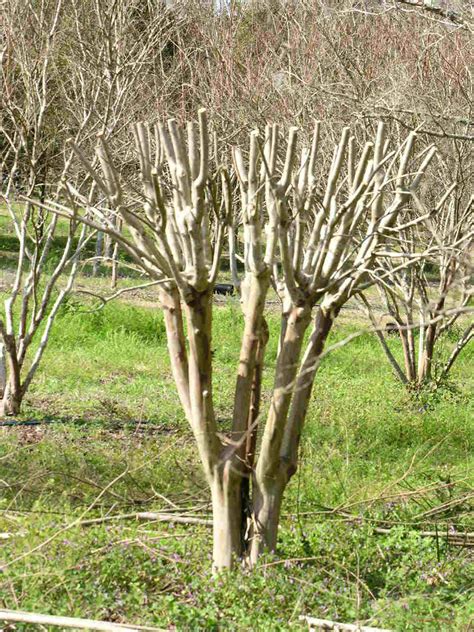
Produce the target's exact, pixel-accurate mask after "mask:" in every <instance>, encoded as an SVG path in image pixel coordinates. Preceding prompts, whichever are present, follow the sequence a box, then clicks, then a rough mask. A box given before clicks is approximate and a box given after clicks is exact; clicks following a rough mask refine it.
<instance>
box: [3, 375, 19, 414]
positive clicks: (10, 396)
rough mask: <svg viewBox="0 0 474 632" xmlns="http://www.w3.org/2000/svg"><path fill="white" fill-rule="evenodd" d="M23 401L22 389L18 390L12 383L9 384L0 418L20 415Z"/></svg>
mask: <svg viewBox="0 0 474 632" xmlns="http://www.w3.org/2000/svg"><path fill="white" fill-rule="evenodd" d="M22 400H23V393H22V389H21V388H20V389H19V390H16V389H15V388H14V387H13V386H12V384H11V382H10V381H9V382H8V383H7V386H6V388H5V392H4V394H3V397H2V400H1V401H0V417H6V416H11V415H18V414H19V412H20V408H21V402H22Z"/></svg>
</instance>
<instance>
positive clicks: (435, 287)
mask: <svg viewBox="0 0 474 632" xmlns="http://www.w3.org/2000/svg"><path fill="white" fill-rule="evenodd" d="M412 198H413V202H414V203H415V209H411V210H409V211H408V213H407V214H406V215H405V216H404V217H403V218H399V221H400V222H402V221H403V220H405V225H404V226H397V225H395V227H394V228H395V229H396V230H397V234H398V256H397V257H396V258H389V257H385V258H380V259H379V261H378V262H377V265H376V266H374V268H373V270H372V271H371V275H373V276H374V277H375V278H376V280H377V284H376V287H377V289H378V291H379V294H380V298H381V301H382V305H383V306H384V308H385V313H386V314H388V315H389V316H390V318H391V320H392V322H391V324H390V326H389V331H388V332H387V331H384V328H383V327H380V326H379V325H380V323H378V322H377V315H376V314H375V312H374V310H373V308H372V306H371V304H370V300H369V299H368V297H365V296H364V295H363V294H361V296H360V299H361V301H362V304H363V306H364V308H365V310H366V312H367V313H368V315H369V317H370V319H371V321H372V323H373V325H374V326H375V328H376V333H377V336H378V338H379V341H380V343H381V345H382V348H383V350H384V353H385V355H386V357H387V359H388V361H389V362H390V364H391V366H392V368H393V370H394V373H395V375H396V376H397V377H398V378H399V379H400V380H401V382H402V383H403V384H405V385H406V386H407V387H409V388H415V389H418V388H420V387H422V386H424V385H427V384H429V383H440V382H441V381H442V380H443V379H444V378H445V377H446V376H447V375H448V373H449V371H450V370H451V368H452V367H453V365H454V363H455V361H456V359H457V358H458V357H459V355H460V353H461V351H462V350H463V349H464V348H465V347H466V345H467V344H468V343H469V342H470V341H471V340H472V339H473V338H474V323H473V322H472V318H469V320H468V322H464V324H463V325H462V326H461V327H460V328H457V329H456V328H455V327H454V325H455V324H456V323H457V321H459V319H461V321H460V322H462V316H463V314H464V313H465V312H466V311H470V308H469V306H470V304H471V303H472V297H473V288H472V246H473V244H474V199H473V197H472V196H471V197H470V198H468V199H467V200H466V199H463V197H462V196H459V195H458V193H457V191H456V187H455V185H453V186H452V187H450V188H449V189H448V191H446V193H445V194H444V195H443V196H442V197H441V199H440V200H439V202H438V204H436V205H435V206H434V207H433V208H426V207H425V206H424V205H422V203H421V201H420V200H419V199H418V198H417V196H416V195H413V196H412ZM414 215H415V216H416V217H417V220H415V221H413V220H414ZM410 219H411V220H412V221H410ZM400 236H401V237H402V238H401V239H400ZM420 250H421V251H422V252H423V253H424V255H423V256H422V257H419V255H418V253H419V252H420ZM409 262H411V263H410V264H409V265H408V263H409ZM403 263H406V264H407V265H405V266H404V265H403ZM400 264H402V265H400ZM396 332H398V333H399V336H400V340H401V346H402V350H403V360H402V362H399V361H398V360H397V358H396V357H395V355H394V354H393V353H392V350H391V348H390V345H388V344H387V339H386V336H387V333H389V334H392V333H396ZM448 333H449V338H450V339H451V341H452V342H451V350H450V352H449V353H448V355H447V357H446V358H444V361H443V356H444V354H443V353H442V352H440V347H443V346H445V345H443V344H442V343H443V337H445V336H444V335H445V334H448ZM415 334H418V335H417V337H416V335H415ZM453 339H454V340H453ZM440 343H441V344H440Z"/></svg>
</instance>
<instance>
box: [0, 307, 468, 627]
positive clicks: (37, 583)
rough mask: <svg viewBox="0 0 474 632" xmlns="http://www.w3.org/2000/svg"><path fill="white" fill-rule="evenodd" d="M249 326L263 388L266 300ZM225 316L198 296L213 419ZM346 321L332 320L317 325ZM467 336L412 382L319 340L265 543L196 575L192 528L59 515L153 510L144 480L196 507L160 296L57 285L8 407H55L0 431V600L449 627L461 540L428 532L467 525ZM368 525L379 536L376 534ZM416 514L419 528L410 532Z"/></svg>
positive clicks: (235, 312) (122, 617) (126, 617)
mask: <svg viewBox="0 0 474 632" xmlns="http://www.w3.org/2000/svg"><path fill="white" fill-rule="evenodd" d="M269 325H270V331H271V339H270V343H269V352H268V360H267V371H266V375H265V389H266V392H267V393H268V390H269V388H270V387H271V383H272V367H273V366H274V362H275V358H276V345H277V335H276V334H277V326H278V321H277V315H276V314H270V316H269ZM241 327H242V317H241V314H240V310H239V308H238V304H237V303H236V302H235V301H229V302H228V303H227V305H226V306H225V307H221V308H218V309H216V315H215V321H214V328H215V329H214V348H215V352H214V358H215V363H216V370H215V374H214V380H215V384H214V388H215V396H216V406H217V416H218V419H219V423H222V425H223V427H225V423H226V421H228V420H229V417H230V414H231V407H230V403H231V398H232V393H233V388H234V376H235V367H236V358H237V357H238V348H239V335H240V331H241ZM357 327H358V325H357V324H355V323H352V324H351V322H348V319H347V318H344V319H343V324H342V325H340V326H339V327H337V328H336V330H335V331H334V332H333V334H332V337H331V340H330V343H331V342H335V341H337V340H339V339H341V338H342V337H344V336H346V335H347V334H348V333H351V332H353V331H355V330H356V329H357ZM391 344H392V345H393V347H394V351H395V352H396V353H399V351H400V350H399V349H398V342H397V341H396V340H395V341H392V343H391ZM472 347H473V345H471V346H470V348H468V349H466V352H465V353H464V355H463V356H462V357H461V358H460V360H459V364H457V365H455V369H454V371H453V374H452V377H451V380H450V382H449V383H448V384H447V385H445V386H444V387H443V388H441V389H439V390H438V391H436V392H432V393H423V394H421V395H419V396H417V397H415V396H411V395H410V394H408V393H407V392H406V390H404V389H403V388H402V387H401V386H400V385H399V384H397V383H396V381H395V380H394V378H393V377H392V375H391V373H390V369H389V367H388V365H387V363H386V361H385V359H384V357H383V356H382V354H381V351H380V349H379V347H378V344H377V341H376V339H375V337H373V336H368V335H365V336H362V337H360V338H358V339H356V340H354V341H353V342H352V343H350V344H349V345H347V346H345V347H342V348H340V349H338V350H337V351H335V352H333V353H331V354H330V355H329V356H328V357H327V358H326V359H325V361H324V363H323V365H322V367H321V369H320V372H319V374H318V377H317V381H316V384H315V389H314V396H313V400H312V404H311V407H310V411H309V417H308V423H307V425H306V429H305V437H304V441H303V449H302V455H301V457H302V461H301V463H302V465H301V468H300V470H299V472H298V474H297V475H296V476H295V478H294V479H293V481H292V483H291V485H290V487H289V489H288V493H287V496H286V500H285V506H284V517H283V520H282V526H281V532H280V540H279V547H280V548H279V555H278V557H276V558H269V559H268V560H265V563H264V564H263V565H262V566H261V567H260V568H259V569H257V570H256V571H254V572H252V573H249V572H247V571H244V570H236V571H235V572H233V573H231V574H228V575H225V576H222V577H219V578H213V577H212V576H211V573H210V567H211V564H210V553H211V540H210V535H211V534H210V532H209V530H208V529H206V528H205V527H195V526H188V527H183V526H178V525H174V526H173V525H167V524H164V523H151V524H150V523H138V522H135V521H127V520H124V521H121V522H119V523H105V524H102V525H96V526H88V527H79V526H75V527H72V528H68V529H65V530H64V531H61V530H62V529H64V527H66V526H67V525H70V524H71V523H72V522H73V521H74V520H75V519H78V518H80V517H81V516H82V517H83V518H90V517H95V516H102V515H107V514H119V513H126V512H130V511H138V510H148V511H152V510H163V509H165V508H167V507H169V505H167V502H166V500H164V498H166V499H168V500H170V501H172V502H174V503H176V504H178V505H179V506H180V507H185V508H188V509H189V510H190V511H191V512H193V513H197V514H199V515H202V514H206V512H207V511H208V510H209V504H208V494H207V491H206V488H205V485H204V483H203V479H202V476H201V474H200V472H199V470H196V454H195V450H194V446H193V441H192V438H191V436H190V432H189V430H188V428H187V425H186V423H185V420H184V418H183V414H182V412H181V410H180V408H179V405H178V401H177V396H176V393H175V389H174V386H173V382H172V378H171V373H170V367H169V361H168V358H167V353H166V342H165V336H164V327H163V320H162V317H161V315H160V313H159V312H158V311H157V310H155V309H151V308H144V307H137V306H134V305H130V304H124V303H115V304H109V305H108V306H107V307H106V308H105V309H104V310H101V311H99V312H94V313H84V306H83V305H82V306H81V305H80V304H79V303H77V302H75V301H69V302H68V304H67V305H66V306H65V307H64V308H63V309H62V311H61V314H60V316H59V318H58V321H57V323H56V325H55V328H54V333H53V336H52V339H51V344H50V346H49V347H48V349H47V351H46V353H45V357H44V362H43V365H42V367H41V370H40V372H39V374H38V379H37V380H36V382H35V383H34V384H33V386H32V389H31V392H30V393H29V395H28V397H27V400H26V402H25V408H24V412H23V414H22V417H23V419H30V418H39V419H45V420H59V422H58V423H54V424H45V425H42V426H35V427H29V428H13V429H12V428H9V429H1V430H0V510H1V511H0V533H8V534H10V537H8V538H6V539H3V540H0V557H1V561H2V563H3V564H6V565H7V566H6V567H5V569H4V572H3V573H2V574H1V575H0V607H2V606H3V607H7V608H14V609H22V610H31V611H36V612H48V613H51V614H65V615H71V616H81V617H90V618H98V619H108V620H117V621H129V622H133V623H137V624H139V623H142V624H146V623H148V624H154V625H158V626H163V627H167V626H172V625H174V626H176V629H178V630H188V629H189V630H218V629H225V630H288V629H290V628H291V629H299V627H300V626H301V624H300V623H299V622H298V617H299V615H300V614H303V613H307V614H312V615H314V616H319V617H322V618H328V619H333V620H339V621H355V620H363V621H367V622H369V623H368V624H369V625H373V626H380V627H387V628H390V629H393V630H427V631H431V630H447V629H449V630H468V629H469V622H470V621H472V616H473V612H472V599H470V597H472V595H471V594H470V590H471V589H472V581H471V576H470V573H469V570H470V567H469V565H470V564H472V549H468V548H465V547H456V546H453V545H451V544H449V543H448V542H447V540H446V537H445V536H444V534H445V532H446V529H447V528H449V526H452V525H456V527H457V528H458V529H462V530H465V531H469V530H470V531H473V530H474V529H473V521H472V514H470V513H469V510H470V509H472V498H470V497H469V494H472V485H473V483H474V480H473V478H474V477H473V467H472V465H473V459H472V455H473V452H472V446H473V439H474V424H473V419H474V410H473V401H472V391H473V386H474V375H473V372H472V360H473V348H472ZM266 399H268V396H267V397H266ZM107 486H109V487H107ZM103 490H105V491H103ZM101 493H102V495H101V496H100V498H98V496H99V494H101ZM449 502H450V503H451V504H450V505H449V504H448V505H447V508H446V509H444V510H443V508H442V507H441V505H443V504H445V503H449ZM91 505H93V506H92V507H91ZM440 507H441V509H440ZM336 509H337V511H336ZM330 510H331V511H330ZM433 511H434V513H429V512H433ZM388 526H390V527H393V528H392V530H391V532H390V533H389V534H383V533H377V532H376V529H377V528H380V527H388ZM434 529H438V531H439V534H440V535H439V538H430V537H423V536H421V535H420V531H421V530H430V531H432V530H434ZM52 536H54V538H53V539H52V540H51V542H50V543H49V544H47V545H44V546H42V547H41V548H40V549H38V550H37V551H36V552H34V553H28V551H31V550H32V549H34V547H36V546H38V545H40V544H41V543H44V542H45V540H46V539H47V538H49V537H52ZM25 554H26V555H25ZM23 555H25V556H24V557H21V556H23ZM17 558H20V559H17ZM15 560H16V561H15ZM17 629H31V627H29V628H22V627H21V626H18V628H17ZM301 629H304V627H303V626H301Z"/></svg>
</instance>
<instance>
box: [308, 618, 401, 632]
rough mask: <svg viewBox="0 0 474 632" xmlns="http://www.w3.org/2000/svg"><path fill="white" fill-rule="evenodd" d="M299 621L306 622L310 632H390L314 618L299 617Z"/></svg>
mask: <svg viewBox="0 0 474 632" xmlns="http://www.w3.org/2000/svg"><path fill="white" fill-rule="evenodd" d="M300 621H306V623H307V624H308V627H309V629H310V630H348V631H351V632H391V631H390V630H387V629H382V628H368V627H367V626H364V625H358V624H354V623H338V622H337V621H329V620H328V619H315V618H314V617H304V616H302V617H300Z"/></svg>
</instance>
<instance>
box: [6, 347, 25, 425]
mask: <svg viewBox="0 0 474 632" xmlns="http://www.w3.org/2000/svg"><path fill="white" fill-rule="evenodd" d="M3 342H4V344H3V345H2V347H3V354H4V356H3V360H2V363H3V370H5V369H6V383H4V392H3V394H2V395H3V397H2V400H1V402H0V415H2V416H5V415H18V413H19V412H20V407H21V402H22V400H23V395H24V390H23V388H22V385H21V381H20V370H21V366H20V364H19V362H18V357H17V347H16V341H15V337H14V336H13V335H11V334H4V336H3ZM5 364H6V366H5ZM4 378H5V375H4ZM4 378H3V379H4Z"/></svg>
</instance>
